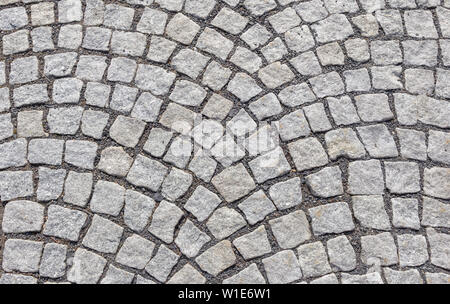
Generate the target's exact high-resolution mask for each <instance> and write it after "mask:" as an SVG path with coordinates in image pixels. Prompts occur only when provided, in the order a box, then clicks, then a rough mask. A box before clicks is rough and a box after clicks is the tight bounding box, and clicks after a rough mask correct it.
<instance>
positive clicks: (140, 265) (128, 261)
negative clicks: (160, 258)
mask: <svg viewBox="0 0 450 304" xmlns="http://www.w3.org/2000/svg"><path fill="white" fill-rule="evenodd" d="M154 248H155V244H154V243H153V242H152V241H149V240H147V239H145V238H143V237H141V236H139V235H137V234H133V235H132V236H130V237H128V238H127V239H126V240H125V242H124V243H123V245H122V247H121V248H120V250H119V252H118V253H117V256H116V262H117V263H120V264H122V265H125V266H128V267H132V268H136V269H144V267H145V265H147V263H148V261H150V258H151V256H152V253H153V249H154Z"/></svg>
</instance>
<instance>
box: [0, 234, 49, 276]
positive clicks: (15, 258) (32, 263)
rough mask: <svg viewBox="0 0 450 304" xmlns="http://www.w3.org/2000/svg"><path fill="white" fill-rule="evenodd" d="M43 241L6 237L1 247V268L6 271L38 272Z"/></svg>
mask: <svg viewBox="0 0 450 304" xmlns="http://www.w3.org/2000/svg"><path fill="white" fill-rule="evenodd" d="M43 245H44V243H43V242H35V241H28V240H21V239H8V240H6V242H5V245H4V249H3V261H2V267H3V270H5V271H8V272H13V271H19V272H38V271H39V262H40V260H41V255H42V247H43Z"/></svg>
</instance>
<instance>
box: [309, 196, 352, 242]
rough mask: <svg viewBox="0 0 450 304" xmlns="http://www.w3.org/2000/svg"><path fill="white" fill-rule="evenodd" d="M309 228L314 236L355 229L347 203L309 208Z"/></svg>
mask: <svg viewBox="0 0 450 304" xmlns="http://www.w3.org/2000/svg"><path fill="white" fill-rule="evenodd" d="M308 212H309V216H310V217H311V226H312V230H313V232H314V234H315V235H322V234H326V233H341V232H345V231H352V230H354V229H355V224H354V223H353V219H352V214H351V212H350V209H349V207H348V204H347V203H344V202H339V203H330V204H327V205H323V206H319V207H314V208H310V209H309V210H308Z"/></svg>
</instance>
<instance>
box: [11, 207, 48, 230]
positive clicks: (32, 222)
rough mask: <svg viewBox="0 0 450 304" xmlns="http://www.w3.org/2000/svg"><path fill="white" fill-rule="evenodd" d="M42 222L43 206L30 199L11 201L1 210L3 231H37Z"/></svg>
mask: <svg viewBox="0 0 450 304" xmlns="http://www.w3.org/2000/svg"><path fill="white" fill-rule="evenodd" d="M43 223H44V207H43V206H42V205H40V204H38V203H36V202H32V201H23V200H19V201H12V202H9V203H7V204H6V206H5V209H4V211H3V220H2V230H3V232H5V233H23V232H37V231H40V230H41V228H42V224H43Z"/></svg>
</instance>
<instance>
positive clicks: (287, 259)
mask: <svg viewBox="0 0 450 304" xmlns="http://www.w3.org/2000/svg"><path fill="white" fill-rule="evenodd" d="M262 262H263V265H264V269H265V271H266V274H267V279H268V280H269V283H270V284H286V283H290V282H294V281H297V280H299V279H301V278H302V271H301V269H300V265H299V263H298V260H297V257H296V256H295V254H294V252H293V251H292V250H283V251H280V252H278V253H276V254H274V255H272V256H270V257H268V258H265V259H263V260H262Z"/></svg>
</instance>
